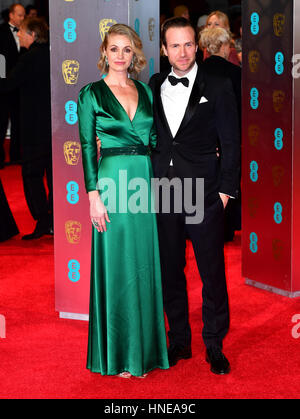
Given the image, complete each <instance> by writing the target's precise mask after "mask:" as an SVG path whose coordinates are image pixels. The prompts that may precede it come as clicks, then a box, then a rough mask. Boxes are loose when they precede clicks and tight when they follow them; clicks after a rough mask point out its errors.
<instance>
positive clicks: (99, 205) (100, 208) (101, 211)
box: [89, 191, 110, 233]
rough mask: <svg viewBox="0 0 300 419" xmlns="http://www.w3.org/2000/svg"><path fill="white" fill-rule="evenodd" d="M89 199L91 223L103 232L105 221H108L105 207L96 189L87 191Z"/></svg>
mask: <svg viewBox="0 0 300 419" xmlns="http://www.w3.org/2000/svg"><path fill="white" fill-rule="evenodd" d="M89 200H90V217H91V221H92V224H93V226H94V227H95V228H96V229H97V231H98V232H99V233H100V232H101V233H103V232H104V231H106V223H107V222H108V223H110V219H109V217H108V214H107V210H106V207H105V205H104V204H103V202H102V201H101V198H100V195H99V192H98V191H92V192H89Z"/></svg>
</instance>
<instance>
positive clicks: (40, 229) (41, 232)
mask: <svg viewBox="0 0 300 419" xmlns="http://www.w3.org/2000/svg"><path fill="white" fill-rule="evenodd" d="M46 234H51V235H53V229H51V227H49V226H41V225H40V224H39V223H38V222H37V224H36V227H35V229H34V231H33V233H31V234H25V236H23V237H22V240H34V239H39V238H40V237H42V236H45V235H46Z"/></svg>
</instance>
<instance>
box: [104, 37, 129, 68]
mask: <svg viewBox="0 0 300 419" xmlns="http://www.w3.org/2000/svg"><path fill="white" fill-rule="evenodd" d="M104 52H105V55H106V57H107V59H108V65H109V70H113V71H118V72H123V71H127V70H128V68H129V66H130V64H131V62H132V59H133V55H134V50H133V47H132V45H131V41H130V39H129V38H128V37H127V36H125V35H117V34H111V35H110V36H109V37H108V42H107V47H106V50H105V51H104Z"/></svg>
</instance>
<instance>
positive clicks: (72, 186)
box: [67, 181, 79, 205]
mask: <svg viewBox="0 0 300 419" xmlns="http://www.w3.org/2000/svg"><path fill="white" fill-rule="evenodd" d="M67 192H68V194H67V201H68V202H69V204H71V205H76V204H77V203H78V201H79V195H78V192H79V186H78V183H77V182H74V181H71V182H69V183H68V184H67Z"/></svg>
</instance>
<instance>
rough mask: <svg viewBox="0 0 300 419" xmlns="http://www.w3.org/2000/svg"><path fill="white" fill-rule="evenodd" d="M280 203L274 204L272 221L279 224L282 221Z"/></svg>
mask: <svg viewBox="0 0 300 419" xmlns="http://www.w3.org/2000/svg"><path fill="white" fill-rule="evenodd" d="M282 211H283V208H282V205H281V203H280V202H275V204H274V217H273V218H274V221H275V223H276V224H281V223H282Z"/></svg>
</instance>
